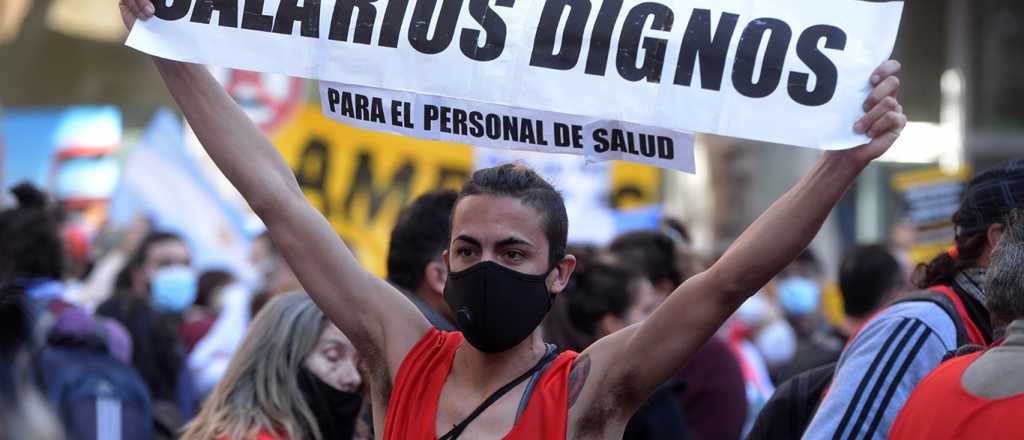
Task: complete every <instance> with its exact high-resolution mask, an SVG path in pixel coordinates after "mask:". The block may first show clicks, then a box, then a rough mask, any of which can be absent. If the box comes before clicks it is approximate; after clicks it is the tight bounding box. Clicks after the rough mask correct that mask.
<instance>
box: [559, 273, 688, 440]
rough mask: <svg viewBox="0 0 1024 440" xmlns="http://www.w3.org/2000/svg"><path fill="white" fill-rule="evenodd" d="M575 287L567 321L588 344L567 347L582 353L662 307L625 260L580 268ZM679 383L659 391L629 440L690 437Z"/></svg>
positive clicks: (630, 427) (637, 417)
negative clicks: (626, 266)
mask: <svg viewBox="0 0 1024 440" xmlns="http://www.w3.org/2000/svg"><path fill="white" fill-rule="evenodd" d="M572 284H573V285H574V286H573V287H572V288H571V290H569V291H567V292H565V295H564V297H565V298H566V299H567V300H566V302H565V305H566V312H567V313H566V314H565V315H564V318H565V319H567V320H568V321H569V322H568V324H569V325H571V326H573V327H574V328H575V330H576V331H577V332H578V333H579V334H580V335H582V336H583V337H584V338H585V339H584V340H583V341H582V342H583V344H581V345H578V346H569V347H567V348H568V349H570V350H573V351H578V352H582V351H583V350H586V348H587V347H588V346H590V344H592V343H594V342H595V341H597V340H599V339H601V338H603V337H605V336H608V335H610V334H612V333H615V332H617V331H619V330H622V329H624V328H626V327H629V326H630V325H633V324H636V323H638V322H641V321H643V320H644V319H645V318H647V316H649V315H650V314H651V312H653V311H654V309H655V308H657V307H658V304H660V303H661V301H662V298H660V297H659V295H658V293H657V292H656V291H655V290H654V286H652V285H651V283H650V281H648V280H647V278H646V277H644V276H643V275H642V274H641V273H640V272H635V271H632V270H629V269H626V268H624V267H623V264H622V262H607V263H601V262H596V263H592V264H585V265H581V266H577V270H576V271H575V272H574V273H573V283H572ZM678 385H679V384H678V383H677V382H675V381H674V380H670V381H669V382H668V383H666V384H665V385H663V386H662V387H660V388H658V390H657V391H655V392H654V394H652V395H651V396H650V397H649V398H648V399H647V402H646V403H645V404H644V405H643V407H642V408H641V409H640V410H639V411H637V412H636V414H634V415H633V417H632V418H631V419H630V420H629V423H627V424H626V431H625V434H623V436H622V438H623V439H626V440H643V439H651V440H661V439H664V440H671V439H685V438H689V437H688V436H687V432H686V420H685V419H684V415H683V412H682V410H681V407H680V406H679V404H678V403H677V401H676V398H675V393H676V392H677V388H679V386H678Z"/></svg>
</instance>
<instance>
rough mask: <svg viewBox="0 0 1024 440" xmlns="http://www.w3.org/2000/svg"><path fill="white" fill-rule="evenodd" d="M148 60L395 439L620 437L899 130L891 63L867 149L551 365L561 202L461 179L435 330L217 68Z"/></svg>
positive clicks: (490, 179) (824, 165)
mask: <svg viewBox="0 0 1024 440" xmlns="http://www.w3.org/2000/svg"><path fill="white" fill-rule="evenodd" d="M162 6H165V5H162ZM121 12H122V17H123V18H124V21H125V24H126V25H127V26H128V27H131V25H132V24H134V22H135V20H136V17H142V18H143V19H148V18H149V17H151V16H152V15H153V14H154V12H155V7H154V5H153V3H151V2H150V0H122V1H121ZM153 60H154V62H155V64H156V67H157V70H158V71H159V72H160V74H161V76H162V77H163V79H164V83H165V85H166V86H167V87H168V90H169V91H170V93H171V95H172V96H173V97H174V99H175V101H176V102H177V103H178V105H179V107H180V108H181V110H182V112H183V113H184V114H185V117H186V118H187V119H188V122H189V124H190V126H191V127H192V129H193V130H194V131H195V133H196V136H197V137H198V139H199V141H200V143H201V144H202V145H203V147H204V148H205V149H206V151H207V152H208V153H209V155H210V157H211V158H212V159H213V161H214V163H215V164H216V165H217V166H218V167H219V169H220V170H221V171H222V172H223V173H224V174H225V175H226V176H227V177H228V180H229V181H230V182H231V183H232V184H233V185H234V186H235V188H237V189H238V190H239V192H240V193H241V194H242V196H243V197H244V198H245V199H246V201H247V202H248V203H249V206H251V207H252V208H253V211H254V212H255V213H256V214H257V215H258V216H259V217H260V218H261V219H262V220H263V223H264V224H266V225H267V229H268V230H269V231H270V235H271V236H272V237H273V240H274V243H275V244H277V245H278V246H279V247H280V249H281V252H282V254H283V255H284V257H285V259H286V260H287V261H288V263H289V266H291V267H292V268H294V269H295V274H296V275H297V276H298V279H299V281H300V282H301V283H302V285H303V287H304V288H305V289H306V291H308V292H309V294H310V296H312V297H313V299H314V300H315V301H316V303H317V305H318V306H319V307H320V308H321V309H322V310H323V311H324V314H325V315H327V317H328V318H330V320H331V321H332V322H334V323H335V324H336V325H337V326H338V328H339V329H340V330H341V331H342V332H343V333H344V334H345V335H348V336H349V337H350V338H351V340H352V343H353V344H354V345H355V347H356V349H357V350H358V352H359V353H360V355H361V356H362V357H364V358H365V359H366V362H367V364H368V370H369V372H370V374H369V381H370V384H371V390H372V392H371V397H372V399H373V417H374V419H375V420H374V425H375V427H376V428H377V429H376V431H375V432H377V433H378V435H382V436H383V438H384V439H401V440H419V439H433V438H441V439H452V438H456V437H460V436H461V438H472V439H496V438H508V439H520V438H521V439H526V438H529V439H537V438H548V439H558V438H573V439H575V438H587V439H590V438H621V436H622V433H623V430H624V429H625V425H626V422H627V420H629V418H630V416H631V415H632V414H633V413H634V412H635V411H636V410H637V409H638V408H639V407H640V405H642V404H643V402H644V401H646V400H647V397H648V396H649V395H650V394H651V393H652V392H654V391H655V390H656V389H657V388H658V387H659V386H660V385H661V384H663V383H665V381H667V380H668V379H669V378H671V377H672V376H673V375H675V374H676V373H677V372H678V371H679V370H680V369H681V368H682V367H683V366H684V365H686V363H687V361H688V360H689V359H690V358H691V357H692V356H693V354H694V353H695V352H697V351H698V350H699V349H700V348H701V347H702V346H703V345H704V343H705V342H706V341H707V340H708V338H710V337H711V336H712V335H713V334H714V332H715V331H716V330H717V329H718V328H719V327H720V326H721V325H722V323H723V322H724V321H725V320H726V319H727V318H728V317H729V316H730V315H731V314H732V313H733V312H734V311H735V310H736V308H737V307H738V306H739V305H740V304H741V303H742V302H743V301H744V300H745V299H746V298H747V297H749V296H750V295H752V294H753V293H754V292H756V291H757V290H758V289H760V288H761V286H763V285H765V284H766V283H767V282H768V281H769V280H770V279H771V278H772V277H773V276H774V275H775V274H777V273H778V272H779V271H780V270H782V268H783V267H785V266H786V265H787V264H788V263H789V262H790V261H792V260H793V259H794V258H796V256H797V255H798V254H799V253H800V251H802V250H803V249H804V248H805V247H807V245H808V244H809V243H810V241H811V239H812V238H813V237H814V235H815V234H816V233H817V231H818V230H819V229H820V228H821V225H822V224H823V223H824V221H825V218H826V217H827V216H828V214H829V212H830V211H831V210H832V208H833V207H834V206H835V205H836V203H838V201H839V199H840V198H841V197H842V196H843V194H844V193H845V192H846V189H847V188H849V186H850V185H851V184H852V183H853V181H854V179H856V177H857V175H858V174H859V173H860V172H861V170H863V169H864V167H866V166H867V165H868V164H869V163H870V162H871V161H872V160H874V159H876V158H878V157H879V156H881V155H882V154H883V153H885V152H886V151H887V150H888V149H889V147H890V146H892V144H893V142H895V141H896V138H897V137H898V136H899V133H900V130H902V128H903V127H904V126H905V124H906V116H904V115H903V112H902V107H901V106H900V105H899V103H898V102H897V100H896V99H895V98H894V96H895V95H896V93H897V91H898V89H899V80H898V79H897V78H896V77H895V76H894V74H895V73H896V72H897V71H898V70H899V63H897V62H895V61H889V62H885V63H883V64H882V65H881V66H880V67H879V68H878V69H877V70H875V72H874V73H873V74H872V77H871V80H870V85H871V87H873V89H872V91H871V92H870V93H869V96H868V98H867V102H866V103H865V106H864V108H865V109H868V112H867V113H866V114H865V116H864V117H862V118H861V120H859V121H858V122H856V123H855V124H854V125H853V126H852V127H851V130H853V131H855V132H857V133H864V134H866V135H867V136H868V137H869V138H870V139H871V141H870V142H869V143H867V144H864V145H862V146H860V147H857V148H853V149H849V150H844V151H830V152H827V153H825V154H824V156H823V158H822V159H821V160H820V161H819V162H818V164H817V165H816V166H815V167H814V168H813V169H812V170H810V171H809V172H808V174H807V175H806V176H804V178H803V179H802V180H801V181H800V182H799V183H798V184H797V185H796V186H795V187H794V188H793V189H792V190H791V191H790V192H788V193H787V194H786V195H784V196H782V198H780V199H779V201H777V202H776V203H775V204H774V205H773V206H772V207H771V208H770V209H769V210H768V211H767V212H766V213H765V214H764V215H763V216H762V217H761V218H759V219H758V220H757V221H755V222H754V223H753V224H752V225H751V227H750V228H749V229H748V230H747V231H746V232H745V233H744V234H743V235H742V236H741V237H740V238H739V239H738V240H737V241H736V243H735V244H734V245H733V246H732V247H731V248H730V249H729V250H728V251H726V252H725V254H724V255H723V256H722V257H721V259H719V260H718V262H717V263H715V264H714V265H713V266H712V267H710V268H709V269H708V270H707V271H705V272H703V273H701V274H698V275H695V276H693V277H691V278H690V279H688V280H686V281H685V282H684V283H683V284H682V285H680V286H678V287H677V288H676V289H675V291H674V292H673V293H672V294H671V295H669V297H668V298H667V299H666V300H665V301H664V302H663V303H662V304H661V305H660V306H659V307H658V308H657V309H656V310H655V311H654V312H653V314H652V315H651V316H650V318H648V319H646V320H644V321H643V322H641V323H638V324H636V325H632V326H629V327H626V328H624V329H622V330H619V331H617V332H615V333H613V334H611V335H609V336H607V337H604V338H602V339H600V340H598V341H596V342H595V343H594V344H592V345H590V346H589V347H587V349H586V350H585V351H584V352H582V353H579V354H577V353H574V352H564V353H562V354H561V355H558V356H557V357H556V356H552V353H551V351H550V350H548V348H547V346H546V345H545V343H544V341H543V337H542V334H541V331H539V325H540V323H541V321H542V320H543V319H544V317H545V316H546V315H547V313H548V311H549V310H550V307H551V302H552V298H553V297H554V295H557V294H559V293H560V292H562V290H563V289H565V287H566V285H567V284H568V281H569V277H570V276H571V274H572V272H573V269H574V267H575V265H576V260H575V257H573V256H572V255H570V254H568V253H567V252H566V251H565V246H566V240H567V235H568V219H567V215H566V209H565V203H564V201H563V200H562V197H561V195H560V194H559V193H558V192H557V191H555V189H554V188H553V187H552V186H551V185H550V184H549V183H548V182H547V181H545V180H544V179H543V178H542V177H540V176H539V175H538V174H537V173H536V172H534V171H533V170H531V169H529V168H527V167H525V166H523V165H519V164H506V165H501V166H497V167H493V168H487V169H482V170H479V171H477V172H475V173H474V174H473V175H472V176H470V178H469V179H468V180H467V181H466V182H465V184H464V186H463V188H462V191H461V193H460V194H459V198H458V199H457V201H456V203H455V207H454V208H453V211H452V220H451V226H450V230H451V234H450V237H451V240H450V242H449V245H448V249H447V250H446V251H445V252H444V254H443V256H444V262H445V265H446V266H447V268H448V275H447V280H446V282H445V286H444V299H445V301H446V302H447V303H448V305H449V307H451V309H452V311H453V312H454V315H455V318H456V326H457V327H458V328H459V330H460V331H459V332H441V331H439V330H437V329H435V328H433V327H432V326H431V325H430V323H429V322H428V321H427V320H426V318H424V317H423V315H422V314H421V313H420V312H419V310H417V309H416V307H415V306H414V305H413V304H412V303H411V302H410V301H409V300H408V299H407V298H406V297H405V296H404V295H402V294H401V293H400V292H398V291H397V290H396V289H395V288H394V287H392V286H391V285H389V284H388V283H387V282H386V281H384V280H382V279H380V278H378V277H377V276H375V275H374V274H372V273H370V272H368V271H366V270H365V269H364V268H363V267H362V266H361V265H360V264H359V262H358V261H357V260H356V258H355V257H354V256H353V254H352V252H351V251H350V250H349V249H348V248H347V247H346V246H345V245H344V243H343V242H342V241H341V239H340V238H339V237H338V235H337V233H336V232H335V231H334V229H333V228H332V227H331V225H330V223H329V222H328V221H327V220H326V219H325V218H324V216H323V215H322V214H321V213H320V212H318V211H317V210H316V209H315V208H314V207H313V206H312V205H310V203H309V201H308V200H306V197H305V195H304V194H303V192H302V189H301V188H300V187H299V185H298V182H297V181H296V179H295V175H294V173H293V171H292V169H291V168H289V166H288V163H287V162H286V161H285V160H284V158H282V157H281V154H280V153H279V152H278V150H277V148H275V147H274V145H273V144H271V143H270V142H269V141H268V140H267V138H266V137H264V135H263V133H262V132H261V131H260V130H259V129H258V128H257V127H256V126H255V125H253V123H252V121H251V120H250V119H249V118H248V117H247V116H246V115H245V113H243V112H242V111H241V109H240V108H239V107H238V104H237V103H235V102H234V100H232V99H231V97H230V96H228V95H227V94H226V93H225V92H224V90H223V88H222V87H221V86H220V85H219V84H218V83H217V81H216V80H215V79H214V78H213V77H212V76H211V75H210V73H209V71H208V70H207V69H206V68H204V67H203V66H198V65H195V64H189V63H182V62H174V61H169V60H164V59H159V58H153ZM865 80H867V78H865ZM866 85H867V84H866ZM537 372H542V373H541V375H540V377H538V378H537V379H536V380H531V378H533V377H534V375H535V374H536V373H537ZM531 383H532V384H533V386H532V387H531ZM418 392H422V393H423V394H417V393H418ZM520 408H522V412H520ZM517 416H518V417H517Z"/></svg>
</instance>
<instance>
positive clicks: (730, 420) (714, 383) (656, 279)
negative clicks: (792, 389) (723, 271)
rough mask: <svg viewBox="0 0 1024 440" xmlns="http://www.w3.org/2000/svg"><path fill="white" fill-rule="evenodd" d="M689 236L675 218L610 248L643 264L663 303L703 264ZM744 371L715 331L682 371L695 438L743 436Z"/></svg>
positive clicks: (682, 395) (681, 390)
mask: <svg viewBox="0 0 1024 440" xmlns="http://www.w3.org/2000/svg"><path fill="white" fill-rule="evenodd" d="M673 237H677V238H673ZM686 239H687V235H686V234H685V228H684V227H682V225H680V224H678V223H676V222H669V224H668V225H666V227H664V228H662V229H661V230H641V231H633V232H629V233H626V234H623V235H621V236H619V237H616V238H615V239H614V240H612V242H611V243H610V244H609V245H608V249H609V251H610V252H611V253H613V254H614V255H615V256H616V258H617V259H619V260H621V261H623V262H629V263H631V266H633V267H636V268H642V271H643V273H644V274H645V275H646V276H647V279H648V281H649V282H650V283H651V284H652V285H653V286H654V288H655V293H657V297H658V302H659V303H660V302H661V301H663V300H664V299H665V298H667V297H668V295H670V294H671V293H672V290H673V286H678V285H679V284H680V283H682V282H683V281H685V280H686V279H688V278H690V277H692V276H693V275H696V274H697V273H699V272H700V271H701V269H702V267H703V266H702V264H701V262H700V261H699V259H698V258H697V257H696V256H695V255H693V253H692V252H690V251H689V247H688V245H687V243H686ZM754 356H755V357H756V358H755V359H753V360H752V361H751V363H752V364H755V365H763V362H761V360H760V356H757V354H756V353H754ZM743 372H744V370H743V369H742V368H741V363H740V362H739V359H738V357H737V353H734V352H733V349H732V348H730V347H729V345H728V343H727V341H725V340H723V339H722V338H719V337H718V336H714V337H712V338H711V339H709V340H708V341H707V342H706V343H705V344H704V346H703V347H702V348H701V349H700V350H699V351H697V353H696V354H694V356H693V359H691V360H690V362H689V363H688V364H687V365H686V366H685V367H683V368H682V370H681V371H680V372H679V374H677V375H676V377H675V378H674V380H675V382H676V383H678V384H681V386H680V387H677V389H676V397H677V399H678V401H679V404H680V407H681V408H682V410H683V414H684V415H685V419H686V427H687V432H688V434H689V437H690V438H696V439H705V438H707V439H731V440H737V439H739V438H740V437H741V435H742V431H741V429H742V427H743V424H744V421H745V420H746V419H747V417H748V414H750V413H749V411H748V401H747V399H745V398H744V396H747V394H746V391H745V384H744V375H743ZM766 385H768V386H769V388H768V389H766V390H765V392H768V393H770V385H771V383H770V381H767V382H766ZM751 386H752V385H751ZM765 398H767V396H765Z"/></svg>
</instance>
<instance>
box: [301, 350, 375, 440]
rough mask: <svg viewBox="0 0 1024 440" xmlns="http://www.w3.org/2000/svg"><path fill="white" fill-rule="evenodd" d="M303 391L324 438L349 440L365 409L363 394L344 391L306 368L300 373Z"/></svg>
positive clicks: (327, 439) (326, 439) (325, 439)
mask: <svg viewBox="0 0 1024 440" xmlns="http://www.w3.org/2000/svg"><path fill="white" fill-rule="evenodd" d="M299 391H300V392H301V393H302V396H303V397H305V399H306V404H307V405H309V408H310V409H311V410H313V416H315V417H316V422H317V425H318V426H319V427H320V436H321V438H323V439H324V440H334V439H339V440H348V439H351V438H352V435H353V434H354V433H355V431H356V418H357V417H359V410H360V409H362V407H363V397H362V395H360V394H359V393H352V392H348V391H341V390H339V389H337V388H334V387H332V386H331V385H329V384H327V383H326V382H324V381H322V380H320V378H319V377H316V375H315V374H313V372H311V371H309V370H308V369H306V367H302V368H301V369H300V370H299Z"/></svg>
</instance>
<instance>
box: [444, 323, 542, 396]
mask: <svg viewBox="0 0 1024 440" xmlns="http://www.w3.org/2000/svg"><path fill="white" fill-rule="evenodd" d="M545 351H546V346H545V344H544V341H542V340H541V338H540V333H539V332H538V331H536V330H535V331H534V332H533V333H532V334H531V335H530V336H529V337H527V338H526V340H525V341H523V342H522V343H520V344H519V345H517V346H515V347H513V348H512V349H510V350H508V351H504V352H501V353H484V352H482V351H480V350H477V349H476V348H475V347H473V346H472V345H470V343H469V342H468V341H465V340H463V342H462V345H460V346H459V351H458V352H457V353H456V354H455V360H454V362H453V364H452V371H451V373H449V374H450V377H455V378H457V379H456V380H457V381H458V382H459V383H460V384H461V385H463V386H466V387H470V388H471V389H472V390H475V391H479V392H480V394H482V395H490V394H491V393H493V392H495V391H497V390H498V389H499V388H501V387H502V386H504V385H505V384H507V383H509V382H511V381H512V380H514V379H515V378H517V377H519V376H520V375H521V374H523V373H525V372H526V371H527V370H529V369H530V368H531V367H533V366H534V365H535V364H536V363H537V361H539V360H540V358H541V357H543V356H544V353H545Z"/></svg>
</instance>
